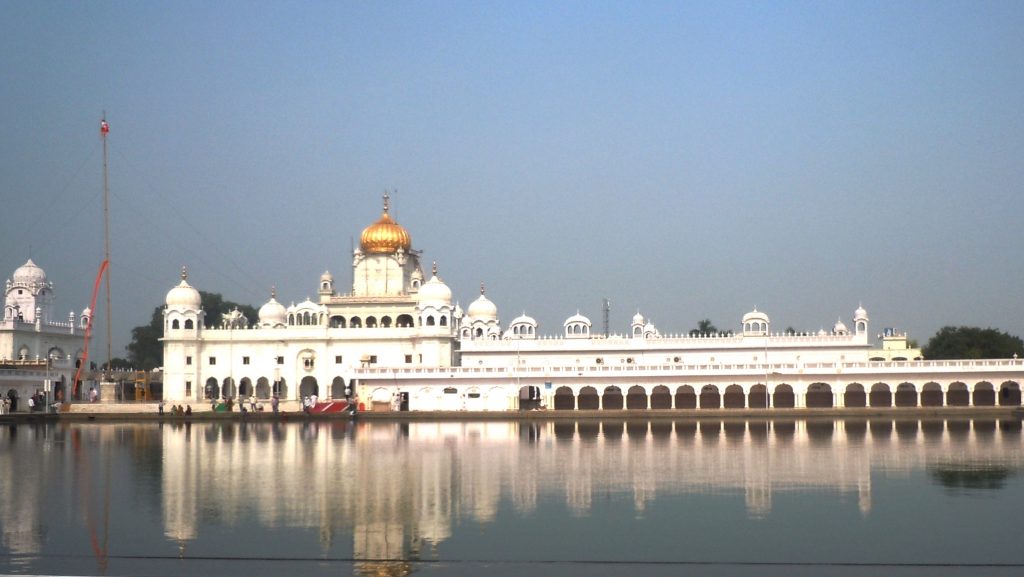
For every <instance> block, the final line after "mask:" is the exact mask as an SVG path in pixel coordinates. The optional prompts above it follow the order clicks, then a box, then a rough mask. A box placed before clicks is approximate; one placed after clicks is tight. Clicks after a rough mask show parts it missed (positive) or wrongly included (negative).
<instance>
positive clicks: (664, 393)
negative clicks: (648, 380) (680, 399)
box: [651, 385, 672, 409]
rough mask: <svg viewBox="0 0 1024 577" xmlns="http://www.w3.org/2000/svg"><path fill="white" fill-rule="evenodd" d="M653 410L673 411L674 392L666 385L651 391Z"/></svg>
mask: <svg viewBox="0 0 1024 577" xmlns="http://www.w3.org/2000/svg"><path fill="white" fill-rule="evenodd" d="M651 408H652V409H671V408H672V392H671V391H669V389H668V387H666V386H665V385H658V386H656V387H654V390H653V391H651Z"/></svg>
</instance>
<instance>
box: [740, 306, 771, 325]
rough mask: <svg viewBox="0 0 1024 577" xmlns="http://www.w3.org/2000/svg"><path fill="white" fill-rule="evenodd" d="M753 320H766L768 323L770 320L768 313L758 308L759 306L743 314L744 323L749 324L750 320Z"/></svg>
mask: <svg viewBox="0 0 1024 577" xmlns="http://www.w3.org/2000/svg"><path fill="white" fill-rule="evenodd" d="M752 321H761V322H765V323H766V322H768V315H766V314H764V313H763V312H761V311H759V310H757V308H754V310H752V311H750V312H749V313H747V314H745V315H743V324H747V323H748V322H752Z"/></svg>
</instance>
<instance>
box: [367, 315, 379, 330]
mask: <svg viewBox="0 0 1024 577" xmlns="http://www.w3.org/2000/svg"><path fill="white" fill-rule="evenodd" d="M366 328H368V329H375V328H377V317H375V316H372V315H371V316H368V317H366Z"/></svg>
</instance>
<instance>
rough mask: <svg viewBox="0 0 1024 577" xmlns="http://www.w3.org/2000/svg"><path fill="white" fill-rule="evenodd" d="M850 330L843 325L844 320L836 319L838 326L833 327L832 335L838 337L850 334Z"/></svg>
mask: <svg viewBox="0 0 1024 577" xmlns="http://www.w3.org/2000/svg"><path fill="white" fill-rule="evenodd" d="M849 332H850V329H848V328H846V325H845V324H843V319H836V324H835V325H834V326H833V327H832V333H833V334H837V335H843V334H848V333H849Z"/></svg>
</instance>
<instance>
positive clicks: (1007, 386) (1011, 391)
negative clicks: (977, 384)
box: [999, 381, 1020, 406]
mask: <svg viewBox="0 0 1024 577" xmlns="http://www.w3.org/2000/svg"><path fill="white" fill-rule="evenodd" d="M999 404H1000V405H1005V406H1020V385H1019V384H1017V383H1015V382H1013V381H1006V382H1005V383H1003V384H1001V385H999Z"/></svg>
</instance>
